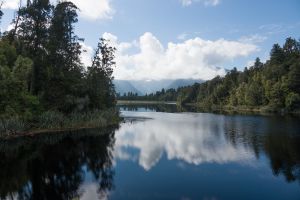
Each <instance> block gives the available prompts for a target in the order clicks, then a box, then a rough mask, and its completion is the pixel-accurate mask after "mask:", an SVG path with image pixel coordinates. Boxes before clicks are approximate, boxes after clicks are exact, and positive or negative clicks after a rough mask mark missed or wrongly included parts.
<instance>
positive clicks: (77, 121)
mask: <svg viewBox="0 0 300 200" xmlns="http://www.w3.org/2000/svg"><path fill="white" fill-rule="evenodd" d="M119 121H120V118H119V111H118V110H117V109H108V110H94V111H89V112H82V113H79V112H76V113H71V114H68V115H65V114H63V113H60V112H57V111H47V112H45V113H42V114H41V115H39V116H37V117H36V119H34V120H33V121H31V122H26V121H25V120H23V119H21V118H19V117H11V118H8V119H3V118H0V136H8V135H14V134H18V133H22V132H26V131H28V130H29V129H30V127H34V130H35V131H37V130H64V129H81V128H101V127H106V126H113V125H117V124H118V123H119Z"/></svg>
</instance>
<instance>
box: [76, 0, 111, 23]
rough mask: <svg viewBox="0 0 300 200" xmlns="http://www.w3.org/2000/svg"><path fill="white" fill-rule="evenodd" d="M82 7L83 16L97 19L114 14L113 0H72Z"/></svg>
mask: <svg viewBox="0 0 300 200" xmlns="http://www.w3.org/2000/svg"><path fill="white" fill-rule="evenodd" d="M71 1H72V2H73V3H74V4H75V5H77V6H78V7H79V9H80V13H81V14H82V17H84V18H87V19H91V20H96V19H110V18H112V16H113V14H114V10H113V8H112V6H111V0H84V1H83V0H71Z"/></svg>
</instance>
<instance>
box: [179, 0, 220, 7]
mask: <svg viewBox="0 0 300 200" xmlns="http://www.w3.org/2000/svg"><path fill="white" fill-rule="evenodd" d="M180 2H181V4H182V5H183V6H190V5H191V4H193V3H197V2H201V3H203V4H204V5H205V6H217V5H219V4H220V3H221V0H180Z"/></svg>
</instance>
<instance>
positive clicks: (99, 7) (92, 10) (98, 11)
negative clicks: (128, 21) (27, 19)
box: [3, 0, 114, 20]
mask: <svg viewBox="0 0 300 200" xmlns="http://www.w3.org/2000/svg"><path fill="white" fill-rule="evenodd" d="M70 1H72V2H73V3H74V4H75V5H76V6H77V7H78V8H79V9H80V15H81V16H82V17H84V18H86V19H89V20H97V19H111V18H112V16H113V14H114V10H113V8H112V5H111V0H84V1H83V0H70ZM19 2H20V1H19V0H6V1H5V2H4V4H3V8H4V9H17V8H18V6H19ZM51 2H52V3H56V2H57V1H56V0H51Z"/></svg>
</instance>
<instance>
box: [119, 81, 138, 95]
mask: <svg viewBox="0 0 300 200" xmlns="http://www.w3.org/2000/svg"><path fill="white" fill-rule="evenodd" d="M113 83H114V85H115V88H116V92H117V93H119V94H120V95H123V94H124V93H126V94H127V93H128V92H132V93H134V94H135V93H137V94H138V95H143V93H142V92H141V91H139V90H138V89H136V88H135V87H134V86H133V85H132V84H131V83H130V81H127V80H114V81H113Z"/></svg>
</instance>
